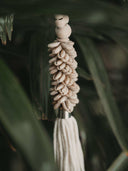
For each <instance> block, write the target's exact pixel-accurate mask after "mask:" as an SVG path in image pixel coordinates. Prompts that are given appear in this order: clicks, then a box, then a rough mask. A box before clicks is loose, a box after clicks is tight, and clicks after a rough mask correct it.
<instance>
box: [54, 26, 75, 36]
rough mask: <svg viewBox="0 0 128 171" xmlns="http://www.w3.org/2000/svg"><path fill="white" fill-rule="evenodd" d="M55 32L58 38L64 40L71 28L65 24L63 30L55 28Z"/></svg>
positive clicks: (69, 33)
mask: <svg viewBox="0 0 128 171" xmlns="http://www.w3.org/2000/svg"><path fill="white" fill-rule="evenodd" d="M55 32H56V35H57V37H58V38H60V39H66V38H68V37H70V35H71V32H72V30H71V27H70V26H69V25H68V24H66V25H65V26H64V27H63V28H58V27H56V29H55Z"/></svg>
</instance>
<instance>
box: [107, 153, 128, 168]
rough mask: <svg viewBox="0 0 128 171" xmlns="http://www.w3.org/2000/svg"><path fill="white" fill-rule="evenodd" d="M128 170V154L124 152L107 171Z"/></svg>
mask: <svg viewBox="0 0 128 171" xmlns="http://www.w3.org/2000/svg"><path fill="white" fill-rule="evenodd" d="M127 170H128V154H127V153H125V152H122V153H121V154H120V155H119V156H118V157H117V158H116V160H115V161H114V162H113V164H112V165H111V166H110V167H109V168H108V169H107V171H127Z"/></svg>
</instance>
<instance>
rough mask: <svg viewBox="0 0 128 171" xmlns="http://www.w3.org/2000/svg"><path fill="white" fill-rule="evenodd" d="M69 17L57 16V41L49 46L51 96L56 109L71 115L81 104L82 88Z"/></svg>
mask: <svg viewBox="0 0 128 171" xmlns="http://www.w3.org/2000/svg"><path fill="white" fill-rule="evenodd" d="M68 22H69V17H68V16H67V15H55V25H56V28H55V32H56V35H57V39H56V40H55V41H54V42H53V43H50V44H49V45H48V48H49V52H50V55H49V56H50V57H51V59H50V60H49V64H50V68H49V70H50V74H51V77H52V81H51V89H50V91H51V93H50V94H51V95H52V96H53V104H54V109H57V108H61V109H63V110H64V111H67V112H68V113H71V112H72V111H73V109H74V107H75V106H76V104H77V103H78V102H79V100H78V98H77V93H78V92H79V90H80V88H79V86H78V84H77V83H76V81H77V80H78V74H77V72H76V70H75V69H76V68H77V62H76V61H75V57H76V56H77V53H76V51H75V49H74V47H73V45H74V42H72V41H70V40H69V36H70V35H71V32H72V30H71V27H70V26H69V24H68Z"/></svg>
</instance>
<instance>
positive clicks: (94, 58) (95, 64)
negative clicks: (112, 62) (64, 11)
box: [76, 37, 128, 151]
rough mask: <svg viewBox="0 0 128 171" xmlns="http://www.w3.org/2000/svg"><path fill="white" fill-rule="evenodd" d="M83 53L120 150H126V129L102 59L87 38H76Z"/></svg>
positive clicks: (127, 147)
mask: <svg viewBox="0 0 128 171" xmlns="http://www.w3.org/2000/svg"><path fill="white" fill-rule="evenodd" d="M76 39H77V41H78V43H79V46H80V48H81V50H82V52H83V55H84V58H85V61H86V62H87V64H88V68H89V70H90V73H91V74H92V77H93V80H94V84H95V87H96V89H97V93H98V95H99V97H100V100H101V103H102V105H103V107H104V111H105V113H106V116H107V118H108V121H109V124H110V126H111V128H112V130H113V132H114V135H115V136H116V138H117V141H118V143H119V144H120V146H121V148H122V149H123V150H125V151H127V149H128V137H127V129H126V127H125V125H124V123H123V121H122V118H121V115H120V113H119V110H118V107H117V105H116V103H115V100H114V97H113V95H112V91H111V87H110V83H109V80H108V76H107V73H106V70H105V68H104V65H103V62H102V59H101V57H100V55H99V53H98V51H97V50H96V48H95V46H94V43H93V42H92V41H91V40H90V39H88V38H82V37H76ZM102 83H103V84H102Z"/></svg>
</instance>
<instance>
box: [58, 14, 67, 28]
mask: <svg viewBox="0 0 128 171" xmlns="http://www.w3.org/2000/svg"><path fill="white" fill-rule="evenodd" d="M68 22H69V17H68V16H67V15H56V16H55V25H56V27H58V28H63V27H64V26H65V25H66V24H67V23H68Z"/></svg>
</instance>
